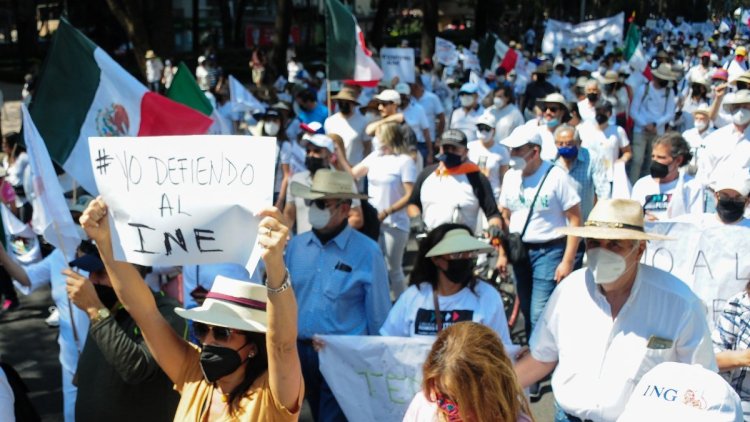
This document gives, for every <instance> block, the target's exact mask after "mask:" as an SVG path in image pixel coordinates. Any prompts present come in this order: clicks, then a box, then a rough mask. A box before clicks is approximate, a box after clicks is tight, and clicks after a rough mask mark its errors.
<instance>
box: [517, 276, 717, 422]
mask: <svg viewBox="0 0 750 422" xmlns="http://www.w3.org/2000/svg"><path fill="white" fill-rule="evenodd" d="M652 336H653V337H657V338H660V339H664V340H666V341H671V342H672V346H671V347H669V348H665V349H656V348H649V347H648V346H647V345H648V342H649V339H650V338H651V337H652ZM530 345H531V355H532V356H533V357H534V358H535V359H537V360H539V361H542V362H555V361H557V362H558V363H557V368H556V369H555V372H554V373H553V374H552V391H553V393H554V394H555V399H556V400H557V402H558V403H559V404H560V407H561V408H562V409H563V410H564V411H565V412H567V413H570V414H572V415H574V416H577V417H579V418H581V419H592V420H595V421H615V420H617V418H618V417H619V416H620V414H621V413H622V411H623V409H624V408H625V404H626V403H627V401H628V398H629V397H630V395H631V393H632V392H633V389H634V388H635V386H636V384H638V381H639V380H640V379H641V377H642V376H643V375H644V374H645V373H646V372H648V371H649V370H650V369H651V368H653V367H654V366H656V365H658V364H659V363H662V362H682V363H688V364H700V365H702V366H704V367H705V368H707V369H709V370H712V371H717V370H718V368H717V366H716V357H715V356H714V352H713V350H712V344H711V333H710V332H709V331H708V326H707V325H706V319H705V314H704V311H703V306H702V304H701V301H700V299H698V297H696V296H695V294H694V293H693V292H692V291H691V290H690V288H689V287H688V286H687V285H686V284H685V283H683V282H682V281H680V280H679V279H677V278H676V277H674V276H673V275H671V274H669V273H667V272H664V271H662V270H659V269H656V268H653V267H649V266H647V265H642V264H640V268H639V270H638V274H637V275H636V279H635V283H634V284H633V288H632V290H631V292H630V297H629V298H628V300H627V301H626V302H625V305H623V307H622V309H621V310H620V313H619V314H618V315H617V318H615V319H614V320H613V319H612V314H611V310H610V306H609V302H607V300H606V298H605V297H604V295H603V294H602V293H601V291H600V289H599V288H598V286H597V285H596V284H595V283H594V280H593V277H592V275H591V272H589V271H588V270H587V269H586V268H583V269H580V270H578V271H575V272H573V273H572V274H571V275H570V276H568V277H567V278H566V279H565V280H563V281H562V283H560V284H559V285H558V286H557V288H556V289H555V291H554V292H553V293H552V297H550V299H549V302H547V307H546V308H545V310H544V314H543V315H542V318H540V320H539V322H538V323H537V325H536V328H535V329H534V332H533V333H532V335H531V340H530Z"/></svg>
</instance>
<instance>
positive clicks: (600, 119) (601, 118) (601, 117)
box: [596, 113, 609, 125]
mask: <svg viewBox="0 0 750 422" xmlns="http://www.w3.org/2000/svg"><path fill="white" fill-rule="evenodd" d="M607 121H609V117H608V116H607V115H606V114H604V113H596V123H599V124H600V125H603V124H604V123H607Z"/></svg>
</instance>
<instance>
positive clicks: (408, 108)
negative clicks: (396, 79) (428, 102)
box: [396, 82, 433, 164]
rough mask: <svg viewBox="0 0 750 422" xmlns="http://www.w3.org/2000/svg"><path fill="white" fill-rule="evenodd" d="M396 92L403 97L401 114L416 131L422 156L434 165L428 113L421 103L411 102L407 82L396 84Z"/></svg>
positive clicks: (426, 161)
mask: <svg viewBox="0 0 750 422" xmlns="http://www.w3.org/2000/svg"><path fill="white" fill-rule="evenodd" d="M396 92H398V94H399V95H400V96H401V114H403V115H404V123H406V125H407V126H409V127H410V128H411V130H413V131H414V135H415V136H416V140H417V150H419V153H420V154H422V158H423V159H424V161H425V163H426V164H432V157H433V152H432V151H433V149H432V137H431V136H430V122H429V121H428V119H427V113H425V111H424V108H422V106H421V105H419V103H417V102H416V101H411V89H410V88H409V84H407V83H405V82H400V83H398V84H396Z"/></svg>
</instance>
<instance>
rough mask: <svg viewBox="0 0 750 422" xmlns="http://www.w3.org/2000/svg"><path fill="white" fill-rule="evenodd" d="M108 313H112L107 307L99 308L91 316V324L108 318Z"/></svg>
mask: <svg viewBox="0 0 750 422" xmlns="http://www.w3.org/2000/svg"><path fill="white" fill-rule="evenodd" d="M110 315H112V314H111V313H110V312H109V309H107V308H99V310H98V311H96V316H95V317H93V318H91V324H96V323H97V322H99V321H103V320H105V319H107V318H109V317H110Z"/></svg>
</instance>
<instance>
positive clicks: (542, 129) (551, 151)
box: [526, 118, 557, 161]
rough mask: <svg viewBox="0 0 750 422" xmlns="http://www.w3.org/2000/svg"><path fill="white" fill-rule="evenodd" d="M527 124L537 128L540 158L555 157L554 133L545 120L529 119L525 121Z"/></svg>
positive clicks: (548, 158) (550, 159)
mask: <svg viewBox="0 0 750 422" xmlns="http://www.w3.org/2000/svg"><path fill="white" fill-rule="evenodd" d="M526 124H527V125H531V126H536V127H537V128H538V130H539V136H541V137H542V152H541V154H540V156H541V157H542V160H549V161H552V160H554V159H555V158H557V145H555V135H554V134H553V133H552V131H551V130H550V128H549V126H547V121H546V120H544V119H540V118H537V119H531V120H529V121H528V122H526Z"/></svg>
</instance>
